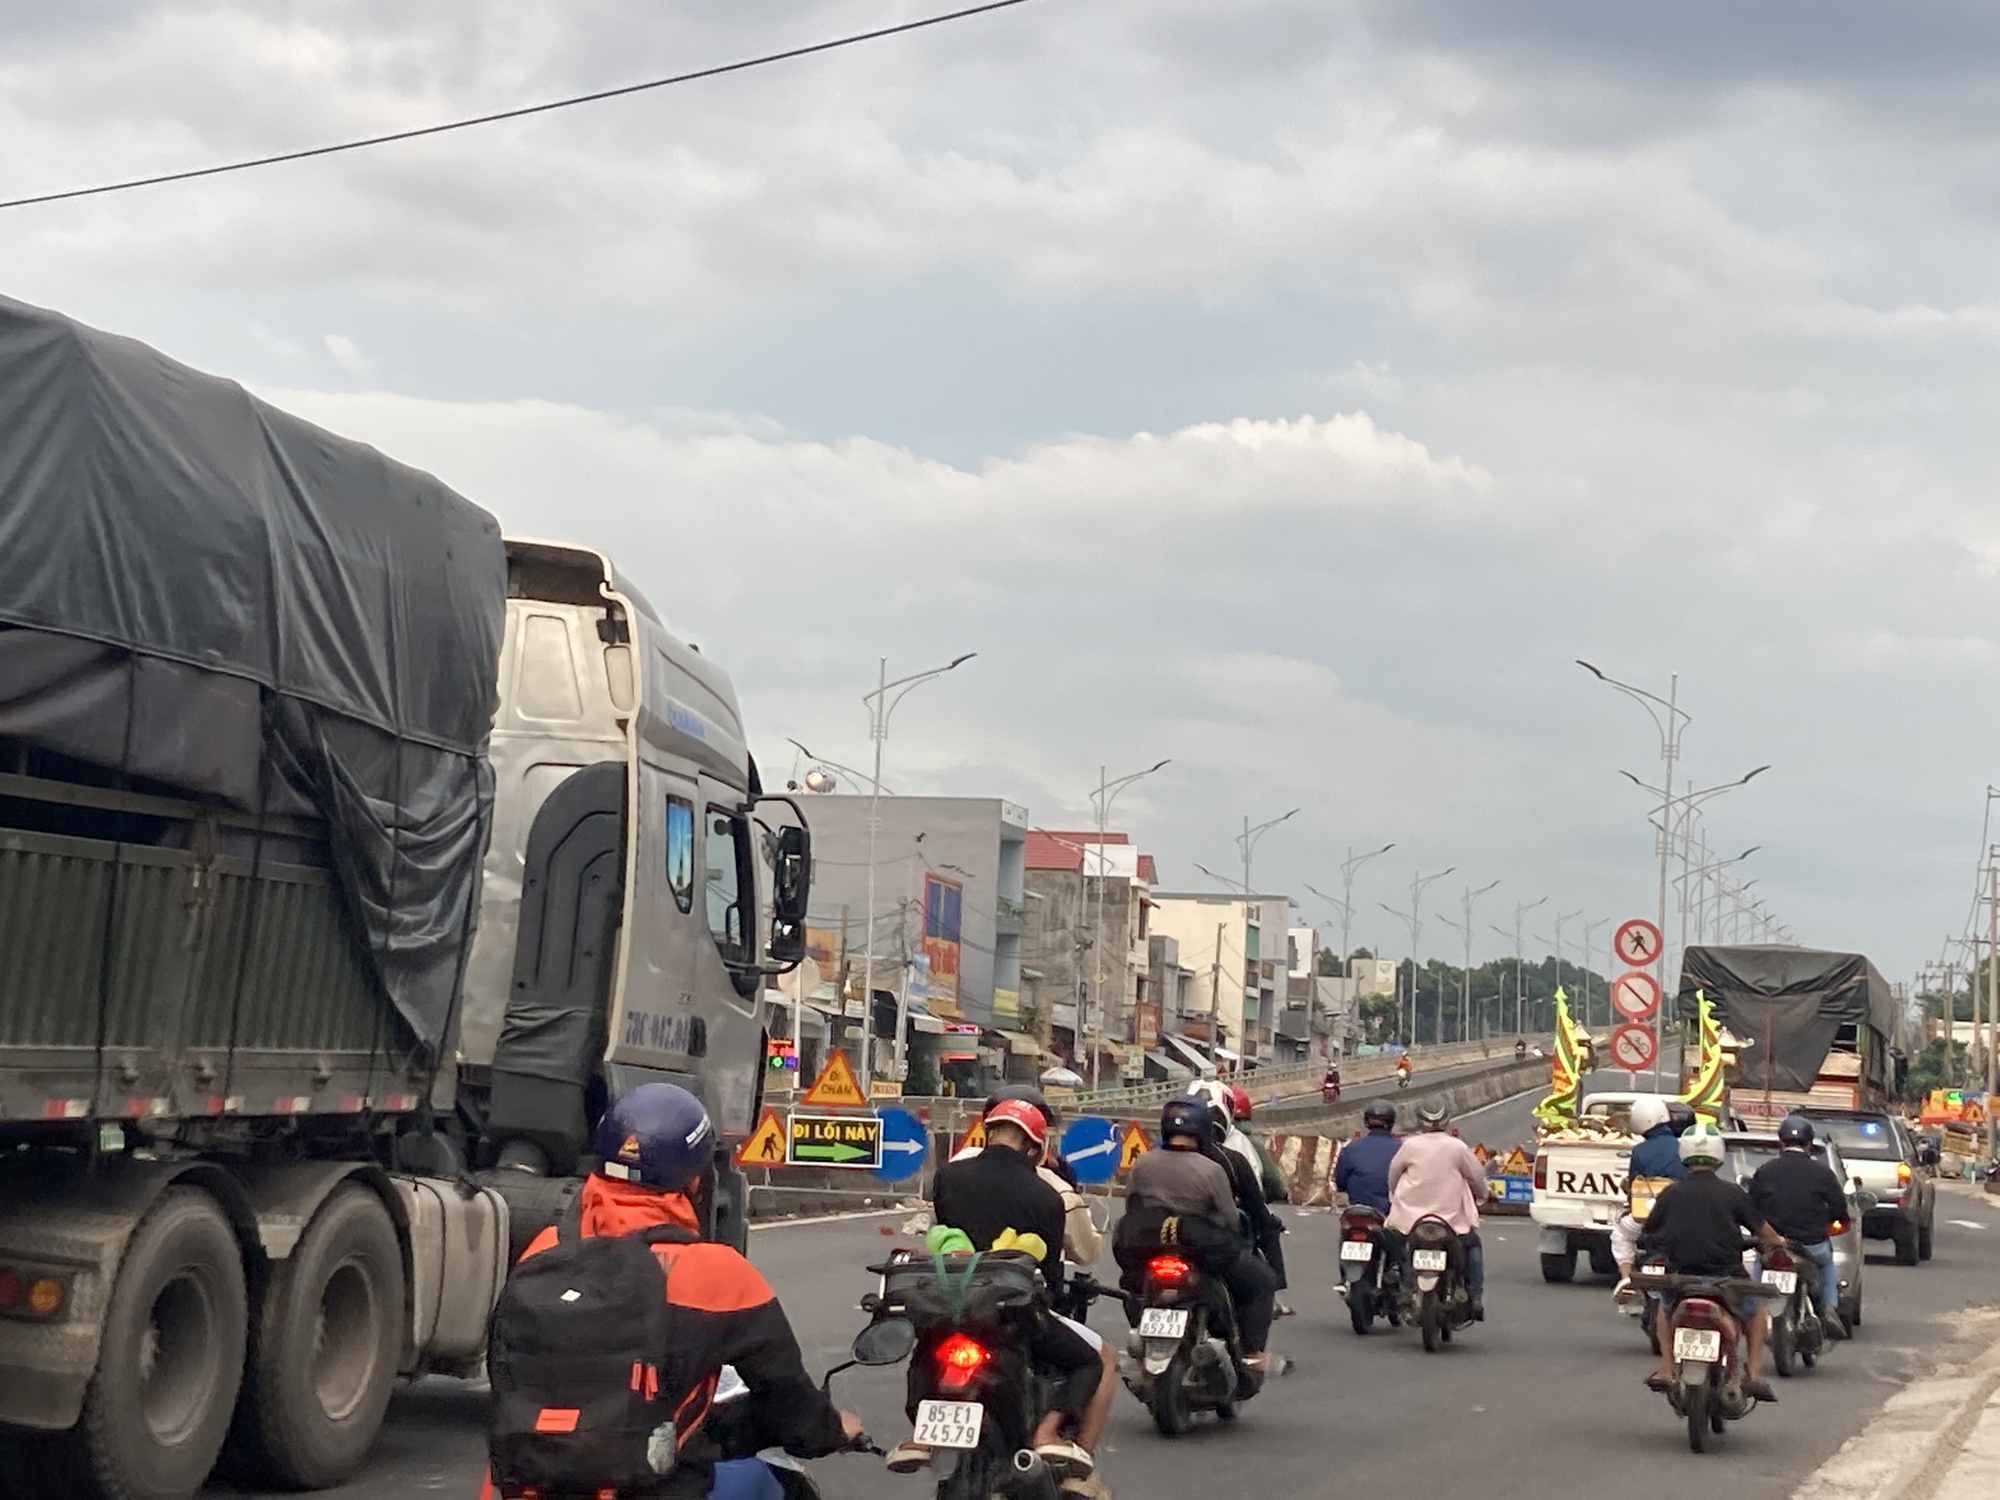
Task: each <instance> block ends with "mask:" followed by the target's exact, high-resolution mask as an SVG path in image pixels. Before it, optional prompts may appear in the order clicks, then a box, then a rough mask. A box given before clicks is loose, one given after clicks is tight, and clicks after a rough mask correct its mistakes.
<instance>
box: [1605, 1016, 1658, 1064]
mask: <svg viewBox="0 0 2000 1500" xmlns="http://www.w3.org/2000/svg"><path fill="white" fill-rule="evenodd" d="M1611 1065H1612V1066H1613V1067H1616V1068H1623V1069H1624V1070H1625V1071H1626V1072H1628V1073H1638V1072H1641V1071H1643V1070H1645V1069H1647V1068H1650V1067H1652V1065H1653V1033H1652V1032H1651V1031H1650V1030H1648V1029H1647V1028H1646V1027H1644V1026H1633V1025H1630V1024H1627V1025H1624V1026H1620V1027H1618V1028H1617V1029H1616V1030H1614V1031H1613V1032H1612V1033H1611Z"/></svg>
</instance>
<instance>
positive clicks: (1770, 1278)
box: [1764, 1271, 1799, 1297]
mask: <svg viewBox="0 0 2000 1500" xmlns="http://www.w3.org/2000/svg"><path fill="white" fill-rule="evenodd" d="M1764 1285H1765V1286H1768V1287H1774V1288H1776V1289H1777V1291H1778V1293H1779V1294H1780V1295H1781V1296H1786V1297H1789V1296H1791V1295H1792V1293H1793V1292H1796V1291H1797V1290H1798V1289H1799V1273H1798V1272H1797V1271H1766V1272H1765V1273H1764Z"/></svg>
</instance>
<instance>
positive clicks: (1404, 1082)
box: [1396, 1068, 1410, 1089]
mask: <svg viewBox="0 0 2000 1500" xmlns="http://www.w3.org/2000/svg"><path fill="white" fill-rule="evenodd" d="M1409 1086H1410V1070H1409V1069H1408V1068H1398V1069H1396V1087H1397V1088H1399V1089H1406V1088H1408V1087H1409Z"/></svg>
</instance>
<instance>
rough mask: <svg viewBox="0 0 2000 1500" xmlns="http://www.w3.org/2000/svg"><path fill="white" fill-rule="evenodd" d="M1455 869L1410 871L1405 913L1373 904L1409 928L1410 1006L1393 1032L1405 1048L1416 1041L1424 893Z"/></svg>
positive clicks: (1453, 866) (1439, 1000)
mask: <svg viewBox="0 0 2000 1500" xmlns="http://www.w3.org/2000/svg"><path fill="white" fill-rule="evenodd" d="M1457 868H1458V866H1457V865H1452V866H1450V867H1449V868H1447V869H1443V870H1439V871H1438V872H1437V874H1435V875H1425V874H1423V873H1422V872H1420V871H1414V870H1413V871H1411V872H1410V909H1409V910H1408V911H1406V912H1402V911H1397V910H1396V908H1395V907H1393V906H1391V905H1389V904H1388V903H1387V902H1386V901H1378V902H1376V903H1375V904H1376V905H1377V906H1380V907H1381V908H1382V910H1384V911H1386V912H1387V913H1388V914H1389V915H1390V916H1392V917H1395V918H1397V919H1399V920H1400V921H1403V922H1407V923H1408V924H1409V927H1410V1007H1409V1013H1408V1022H1407V1025H1405V1024H1404V1023H1403V1022H1401V1021H1399V1022H1398V1024H1397V1030H1398V1031H1400V1032H1401V1033H1402V1035H1403V1038H1404V1045H1406V1046H1412V1047H1413V1046H1415V1045H1416V1041H1417V940H1418V939H1419V938H1420V937H1422V935H1423V930H1424V921H1423V900H1424V891H1425V890H1426V889H1427V888H1428V887H1429V886H1430V884H1431V882H1432V881H1434V880H1442V879H1444V878H1445V876H1447V875H1449V874H1450V873H1451V872H1452V871H1453V870H1456V869H1457ZM1401 988H1402V986H1401V985H1400V983H1399V984H1398V985H1397V989H1398V991H1400V990H1401ZM1397 998H1398V999H1399V1000H1400V999H1401V995H1400V993H1399V994H1398V997H1397ZM1438 1003H1439V1004H1440V1005H1442V1004H1443V1003H1444V999H1443V992H1442V991H1440V992H1439V998H1438Z"/></svg>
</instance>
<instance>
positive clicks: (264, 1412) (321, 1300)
mask: <svg viewBox="0 0 2000 1500" xmlns="http://www.w3.org/2000/svg"><path fill="white" fill-rule="evenodd" d="M404 1320H405V1309H404V1303H403V1250H402V1245H401V1243H400V1242H399V1241H398V1240H397V1238H396V1229H395V1226H394V1225H393V1224H391V1223H390V1221H389V1212H388V1210H387V1209H385V1208H384V1207H383V1206H382V1200H381V1199H380V1198H378V1197H376V1195H375V1194H374V1193H373V1192H371V1191H370V1190H369V1189H367V1188H366V1187H363V1186H362V1185H361V1184H359V1183H349V1184H347V1185H346V1186H344V1187H342V1188H340V1189H339V1190H337V1191H336V1192H335V1193H334V1194H333V1196H332V1197H330V1198H328V1199H327V1200H326V1202H325V1203H324V1204H322V1205H321V1206H320V1210H319V1212H318V1213H316V1214H314V1215H313V1220H312V1223H311V1224H309V1225H307V1226H306V1232H305V1233H304V1234H303V1235H302V1236H300V1238H299V1243H298V1248H297V1249H295V1250H294V1251H293V1252H292V1254H291V1258H290V1259H288V1260H283V1261H280V1262H278V1264H277V1265H276V1267H274V1269H273V1272H272V1275H271V1285H270V1287H269V1289H268V1290H267V1291H266V1292H265V1295H264V1306H263V1312H262V1316H261V1317H260V1318H259V1320H258V1327H257V1338H256V1342H255V1344H254V1346H253V1348H252V1351H251V1356H250V1368H249V1370H248V1372H247V1375H246V1378H245V1380H244V1384H243V1401H242V1404H241V1406H240V1408H239V1410H238V1411H237V1415H236V1426H235V1430H234V1432H233V1433H232V1434H231V1447H232V1449H233V1450H234V1452H233V1453H232V1458H233V1459H235V1460H236V1462H237V1463H238V1464H240V1465H241V1466H243V1467H244V1468H245V1469H246V1470H247V1471H248V1472H250V1473H253V1474H255V1475H257V1476H258V1477H259V1478H261V1479H263V1480H265V1481H267V1482H269V1483H271V1484H274V1485H277V1486H282V1487H284V1488H286V1489H297V1490H319V1489H329V1488H331V1487H332V1486H334V1485H337V1484H339V1483H341V1482H342V1481H343V1480H345V1479H347V1478H349V1477H350V1476H351V1475H352V1474H353V1473H354V1472H355V1470H357V1469H358V1468H360V1467H361V1464H362V1462H363V1461H364V1460H365V1459H366V1458H367V1457H368V1451H369V1449H371V1448H373V1447H374V1446H375V1438H376V1436H377V1434H378V1433H379V1432H380V1431H381V1429H382V1413H383V1411H384V1410H385V1409H386V1408H387V1406H388V1404H389V1392H390V1390H391V1388H392V1387H393V1386H394V1384H395V1379H396V1366H397V1364H398V1363H399V1362H400V1359H401V1356H402V1352H403V1327H404Z"/></svg>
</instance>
